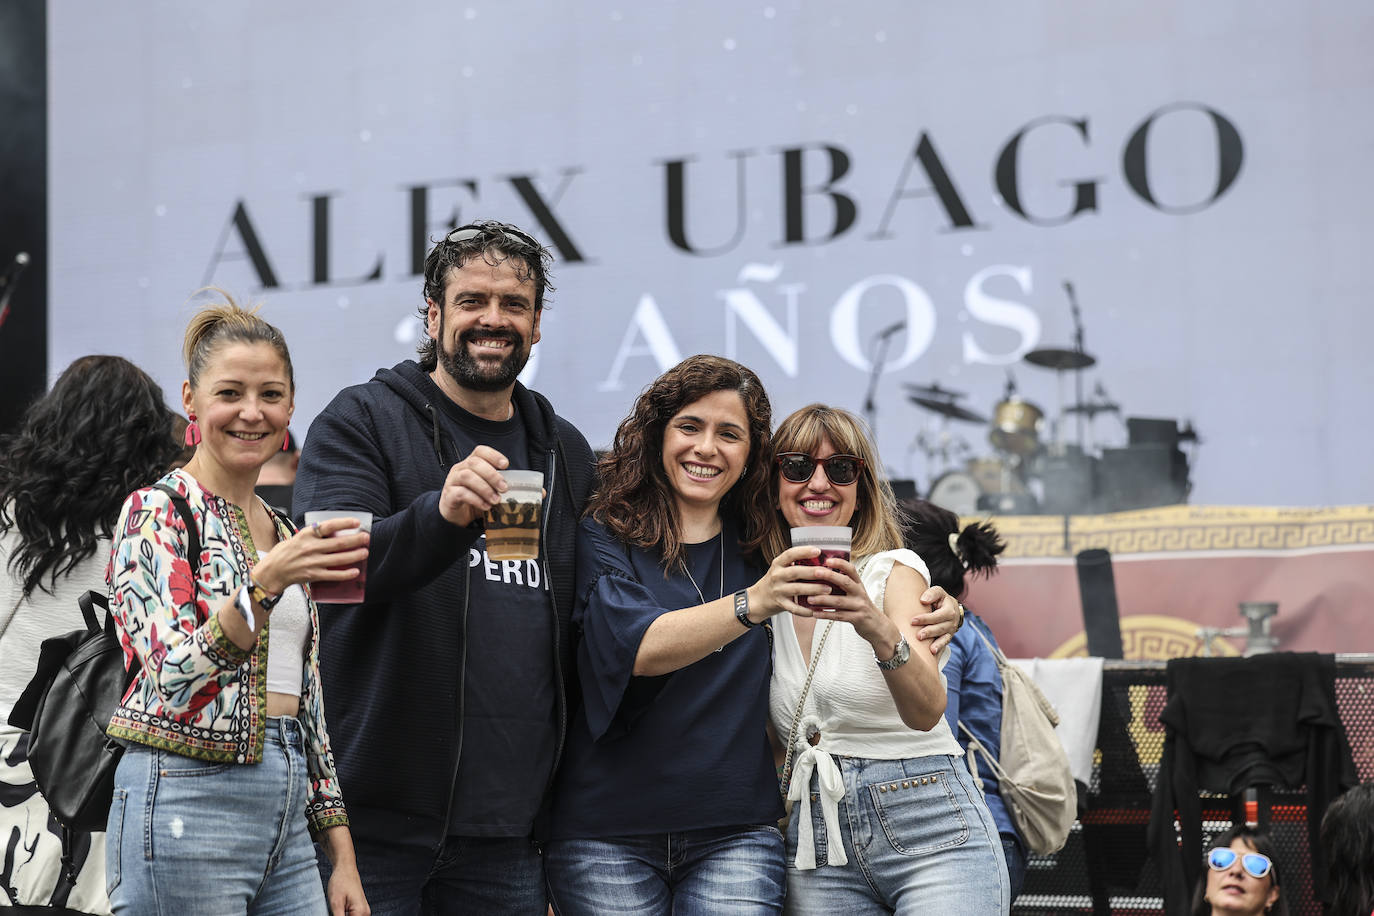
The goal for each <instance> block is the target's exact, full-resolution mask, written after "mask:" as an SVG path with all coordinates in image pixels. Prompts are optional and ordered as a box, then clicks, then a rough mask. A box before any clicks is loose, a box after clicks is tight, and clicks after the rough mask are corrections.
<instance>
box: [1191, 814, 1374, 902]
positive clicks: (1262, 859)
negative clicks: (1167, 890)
mask: <svg viewBox="0 0 1374 916" xmlns="http://www.w3.org/2000/svg"><path fill="white" fill-rule="evenodd" d="M1205 864H1206V866H1207V868H1206V870H1204V871H1203V873H1202V874H1201V875H1199V876H1198V882H1197V888H1196V889H1195V890H1194V891H1193V909H1192V916H1260V914H1261V913H1265V914H1268V916H1288V898H1286V897H1285V896H1284V895H1283V889H1282V888H1281V887H1280V886H1279V866H1278V863H1277V862H1275V861H1274V851H1273V844H1272V843H1271V842H1270V841H1269V834H1267V833H1265V832H1264V831H1263V830H1259V829H1257V828H1255V827H1249V826H1247V825H1245V824H1237V825H1235V826H1234V827H1232V828H1231V829H1229V830H1227V831H1225V832H1224V833H1222V834H1220V835H1218V836H1216V837H1213V839H1212V845H1211V847H1210V848H1209V849H1208V850H1207V857H1206V860H1205ZM1361 916H1363V914H1361Z"/></svg>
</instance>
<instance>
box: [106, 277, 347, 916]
mask: <svg viewBox="0 0 1374 916" xmlns="http://www.w3.org/2000/svg"><path fill="white" fill-rule="evenodd" d="M226 300H227V301H225V302H223V303H221V304H218V305H212V306H210V307H207V308H204V309H202V310H201V311H200V312H199V313H198V314H197V315H196V316H195V317H194V318H192V319H191V323H190V325H189V327H187V329H186V340H185V345H184V356H185V360H186V369H187V379H186V381H185V382H183V383H182V403H183V406H184V407H185V409H186V412H187V414H188V415H189V418H190V426H189V428H188V437H187V441H188V442H189V443H191V444H194V445H195V447H196V448H195V454H194V455H193V456H192V457H191V459H190V460H189V461H188V462H187V463H186V465H185V466H184V467H182V468H178V469H177V470H175V471H172V472H171V473H169V474H167V475H166V476H164V477H163V478H162V479H161V480H160V481H158V483H159V485H160V486H162V487H167V488H170V489H172V490H173V491H175V492H176V493H178V494H180V496H181V497H182V498H184V500H185V501H186V503H187V504H188V506H189V508H190V512H191V516H192V520H193V523H194V525H195V527H196V533H197V537H198V540H199V544H200V553H199V556H192V555H191V554H190V553H189V544H190V538H189V536H188V532H187V530H186V523H185V522H184V521H183V519H182V516H181V515H180V513H179V512H177V510H176V508H175V503H174V502H173V501H172V498H171V495H170V494H169V493H167V492H166V491H165V490H163V489H160V488H154V487H148V488H145V489H140V490H135V491H134V492H133V493H131V494H130V495H129V497H128V499H126V500H125V501H124V506H123V509H122V510H121V512H120V516H119V523H118V525H117V526H116V528H115V538H114V546H113V551H112V560H111V563H110V584H109V591H110V609H111V611H112V612H113V614H114V618H115V622H116V624H117V625H118V629H119V635H120V640H121V642H122V644H123V646H124V653H125V656H126V658H127V659H128V660H129V664H130V665H131V667H132V669H133V671H134V678H133V683H132V684H131V685H130V687H129V689H128V691H127V692H126V693H125V695H124V698H123V701H122V702H121V704H120V706H119V707H118V708H117V709H116V710H115V713H114V716H113V718H112V719H111V721H110V725H109V728H108V733H109V734H110V735H111V736H112V737H114V738H117V739H119V740H121V741H123V742H125V743H126V744H127V749H126V750H125V752H124V755H123V757H121V758H120V761H119V767H118V769H117V770H116V771H115V790H114V799H113V801H112V802H111V805H110V816H109V842H108V844H107V850H106V860H105V864H106V872H107V881H108V883H109V886H110V901H111V905H112V906H113V908H114V911H115V912H116V913H120V914H123V913H131V914H133V913H137V914H140V916H142V914H152V913H161V914H167V916H172V914H177V916H179V914H182V913H205V912H236V913H249V914H253V913H311V914H321V913H324V912H326V911H332V912H333V913H334V914H335V916H344V914H353V916H365V914H366V913H367V912H368V906H367V902H366V900H365V898H364V895H363V888H362V883H361V882H360V880H359V878H358V870H357V865H356V862H355V857H354V852H353V842H352V837H351V835H350V833H349V829H348V815H347V813H346V812H345V810H344V805H343V796H342V793H341V790H340V788H339V784H338V779H337V778H336V776H335V773H334V759H333V754H332V752H331V750H330V744H329V735H328V733H327V731H326V728H325V717H324V699H323V693H322V690H321V688H320V673H319V671H320V669H319V611H318V609H317V608H316V606H315V603H314V601H313V600H312V599H311V597H310V594H309V592H308V591H307V590H306V588H305V587H304V586H305V585H306V584H307V583H311V582H321V581H345V580H347V579H351V578H353V577H355V576H356V575H357V574H358V569H357V568H355V567H354V564H357V563H359V562H361V561H364V560H366V558H367V542H368V537H367V535H366V534H365V533H361V532H360V533H355V534H344V533H343V532H345V531H349V530H356V529H357V528H358V520H357V519H333V520H330V521H328V522H321V523H320V524H317V525H314V526H312V527H310V528H306V529H304V530H302V531H300V532H297V531H295V530H294V527H293V526H292V525H291V523H290V522H289V521H287V520H285V519H284V518H282V517H280V516H279V515H277V514H276V513H274V512H273V511H272V510H271V509H270V508H269V507H268V505H267V504H266V503H265V502H263V500H262V499H260V498H258V497H257V496H255V495H254V493H253V487H254V485H255V484H256V483H257V480H258V473H259V471H260V470H261V469H262V466H263V465H264V464H266V463H267V461H268V460H269V459H270V458H271V457H272V456H273V455H274V454H276V453H277V452H279V451H281V449H282V445H283V443H284V440H285V437H286V428H287V422H288V421H289V420H290V418H291V413H292V411H293V410H294V406H295V391H296V385H295V376H294V373H293V371H292V368H291V355H290V353H289V352H288V351H287V348H286V341H285V340H284V339H283V338H282V335H281V332H280V331H279V330H277V329H276V328H274V327H273V326H272V325H270V324H268V323H267V322H265V321H263V320H262V318H260V317H258V316H257V314H255V312H252V311H247V310H244V309H242V308H240V307H239V306H238V305H236V304H235V303H234V302H233V301H232V300H228V299H227V297H226ZM312 834H313V835H314V837H315V838H316V839H317V840H318V841H319V843H320V845H321V846H322V847H323V848H324V850H325V852H326V854H327V855H328V856H329V858H330V860H331V861H332V862H333V866H334V867H333V872H332V874H331V877H330V879H329V885H328V889H327V896H326V891H325V889H323V888H322V887H321V882H320V873H319V870H318V869H317V867H316V864H315V851H314V847H313V846H312V844H311V835H312Z"/></svg>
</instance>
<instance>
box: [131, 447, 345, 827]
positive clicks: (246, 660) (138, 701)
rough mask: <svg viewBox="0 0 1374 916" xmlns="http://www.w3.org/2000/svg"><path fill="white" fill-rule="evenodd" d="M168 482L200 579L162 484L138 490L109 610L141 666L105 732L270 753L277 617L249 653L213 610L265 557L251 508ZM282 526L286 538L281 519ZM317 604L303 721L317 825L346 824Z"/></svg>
mask: <svg viewBox="0 0 1374 916" xmlns="http://www.w3.org/2000/svg"><path fill="white" fill-rule="evenodd" d="M160 483H163V484H166V485H168V486H170V487H172V488H173V489H175V490H177V491H178V492H180V493H182V494H183V495H184V496H185V497H186V499H187V502H188V503H190V506H191V514H192V515H193V516H194V518H195V520H196V523H197V525H199V527H200V543H201V553H200V569H199V576H198V581H196V582H192V580H191V564H190V563H189V562H188V560H187V556H186V551H187V537H186V528H185V525H184V524H183V523H182V520H181V516H180V515H178V514H177V511H176V507H175V506H174V505H173V504H172V501H171V498H170V497H168V495H167V494H166V493H164V492H163V491H161V490H157V489H153V488H147V489H143V490H136V491H135V492H133V493H131V494H130V495H129V498H128V499H126V500H125V501H124V507H123V509H122V510H121V511H120V516H119V523H118V525H117V527H116V528H115V535H114V551H113V554H112V556H111V559H110V569H109V573H108V581H109V588H110V608H111V611H112V612H113V614H114V618H115V621H116V622H117V624H118V626H119V634H120V641H121V643H122V644H123V647H124V655H125V659H126V661H127V663H128V664H130V665H135V664H136V665H137V666H138V673H137V675H136V676H135V677H134V680H133V683H132V684H131V685H130V687H129V690H128V692H127V693H126V694H125V695H124V699H123V702H122V703H121V704H120V706H119V708H118V709H116V710H115V714H114V717H113V718H112V719H111V720H110V725H109V728H108V730H107V732H108V734H109V735H111V736H112V737H114V738H118V739H121V740H125V741H132V742H136V743H138V744H145V745H148V746H150V747H156V748H161V749H162V750H167V751H171V752H173V753H176V754H181V755H183V756H186V757H194V758H196V759H198V760H208V761H213V762H217V763H241V764H253V763H258V762H259V761H261V760H262V754H263V740H264V733H265V730H266V724H267V713H266V710H267V646H268V641H269V639H270V638H271V631H272V624H271V622H270V621H269V622H268V624H267V625H266V626H265V627H264V628H263V630H262V632H261V634H260V635H259V637H258V641H257V643H256V644H255V645H254V646H253V648H252V650H250V651H245V650H243V649H240V648H239V647H238V646H236V645H234V644H233V643H232V642H231V641H230V640H229V639H228V638H227V637H226V636H225V635H224V630H223V629H222V628H221V627H220V625H219V620H218V618H217V617H216V616H214V615H213V614H212V613H211V610H212V609H213V608H215V607H218V606H219V605H220V604H221V603H222V602H223V601H224V600H225V599H226V598H228V597H230V596H231V595H233V594H234V593H235V592H236V591H237V590H238V588H239V586H240V585H242V584H243V582H244V580H245V579H246V578H247V576H248V572H249V570H250V569H251V568H252V566H253V562H254V560H255V559H256V557H257V550H256V549H255V548H254V546H253V536H252V534H251V533H250V532H249V530H248V522H247V518H246V516H245V515H244V513H243V510H242V509H240V508H239V507H237V506H234V505H232V504H230V503H229V502H228V501H226V500H225V499H223V498H221V497H218V496H215V495H214V494H212V493H209V492H207V491H206V490H204V489H202V488H201V486H200V484H199V483H197V482H196V480H195V478H193V477H191V475H189V474H187V473H186V472H184V471H181V470H175V471H172V472H171V473H169V474H168V475H167V476H166V477H164V478H163V479H162V480H161V481H160ZM273 517H274V518H275V519H276V524H277V533H278V535H280V536H281V537H290V536H291V534H292V529H291V527H290V525H289V523H287V522H284V521H283V520H281V519H280V518H276V516H275V514H274V516H273ZM309 604H310V655H309V659H308V660H307V663H306V664H305V666H304V675H303V677H304V680H303V683H302V687H301V711H300V720H301V726H302V731H303V733H304V738H305V755H306V768H307V770H308V772H309V775H310V798H309V800H308V803H307V808H306V814H307V816H308V817H309V820H310V828H311V830H312V831H313V832H315V833H318V832H319V831H321V830H323V829H325V828H327V827H334V826H337V825H339V824H347V823H348V815H347V813H346V812H345V810H344V804H343V796H342V794H341V793H340V791H339V783H338V778H337V777H336V776H335V772H334V756H333V753H332V752H331V751H330V747H329V735H328V733H327V732H326V730H325V721H324V698H323V695H322V693H321V690H320V663H319V655H320V637H319V633H320V621H319V611H318V609H317V608H316V606H315V602H314V601H311V602H309Z"/></svg>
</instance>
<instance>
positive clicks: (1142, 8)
mask: <svg viewBox="0 0 1374 916" xmlns="http://www.w3.org/2000/svg"><path fill="white" fill-rule="evenodd" d="M48 12H49V47H48V70H49V74H51V85H49V93H48V98H49V118H48V144H49V172H48V174H49V188H48V192H49V243H51V257H49V260H48V265H47V266H48V273H49V302H48V309H49V321H48V324H49V341H48V346H49V350H48V356H49V360H48V365H49V369H51V374H52V375H54V376H55V375H56V374H58V372H59V371H60V369H62V368H63V367H66V365H67V364H69V363H70V361H71V360H73V358H76V357H78V356H82V354H87V353H92V352H104V353H118V354H122V356H128V357H129V358H132V360H133V361H135V363H137V364H140V365H143V367H144V368H146V369H148V371H150V372H151V374H153V375H154V376H155V378H157V379H158V380H159V382H161V383H162V385H164V386H165V389H166V391H168V397H169V402H172V404H173V405H180V402H181V397H180V387H181V380H183V378H184V368H183V365H181V361H180V346H181V335H183V330H184V327H185V321H187V319H188V317H190V316H191V314H192V312H194V310H195V304H194V302H192V301H190V298H188V297H190V295H191V294H192V291H195V290H196V288H198V287H202V286H210V284H213V286H218V287H224V288H227V290H229V291H231V293H234V294H236V295H238V297H239V298H242V299H245V301H260V302H262V304H264V305H262V314H264V316H265V317H267V319H269V320H271V321H273V323H276V324H279V325H280V327H282V330H283V331H284V334H286V338H287V341H289V342H290V345H291V350H293V357H294V363H295V378H297V382H298V391H297V411H295V427H297V428H295V431H297V435H298V437H305V438H306V439H308V428H309V423H311V419H312V417H313V416H315V415H316V413H317V412H319V411H320V409H322V408H323V407H324V405H326V404H327V402H328V401H330V400H331V398H333V397H334V394H335V393H337V391H338V390H339V389H342V387H345V386H348V385H354V383H360V382H364V380H367V379H368V378H370V376H371V375H372V374H374V372H375V369H376V368H378V367H385V365H392V364H394V363H397V361H400V360H404V358H407V357H409V356H412V354H414V352H415V345H416V342H418V341H419V335H420V332H422V324H420V319H419V316H418V312H416V310H418V309H420V308H423V305H425V304H423V299H422V294H420V277H419V273H420V268H422V262H423V255H425V253H426V250H427V249H429V247H430V246H431V243H433V240H436V239H438V238H441V236H442V235H444V233H445V232H447V231H448V229H449V228H451V227H452V225H455V224H460V222H466V221H469V220H473V218H481V217H495V218H502V220H507V221H511V222H515V224H518V225H521V227H523V228H526V229H529V231H530V232H533V233H534V235H537V236H539V238H540V239H543V240H544V242H545V243H547V244H548V246H550V247H551V249H552V251H554V254H555V255H556V266H555V275H554V282H555V286H556V290H555V291H552V294H551V297H550V308H548V310H547V312H545V313H544V314H543V319H541V321H543V325H541V331H543V339H541V342H540V343H539V345H537V346H536V347H534V356H533V360H532V361H530V364H529V365H528V367H526V369H525V374H523V376H522V378H523V379H525V380H526V383H529V385H530V386H533V387H536V389H539V390H541V391H544V393H547V394H548V396H550V397H551V398H552V401H554V404H555V405H556V408H558V409H559V412H561V413H563V415H565V416H567V417H569V419H570V420H573V422H574V423H577V424H578V426H580V428H583V430H584V433H585V434H587V438H588V439H589V441H591V442H592V445H594V446H606V445H609V444H610V441H611V437H613V433H614V428H616V426H617V423H618V422H620V420H621V419H622V417H624V416H625V413H627V412H628V409H629V405H631V402H632V400H633V397H635V396H636V394H638V393H639V391H640V390H643V387H644V386H646V385H647V383H649V382H650V380H651V379H654V378H655V376H657V375H658V374H660V372H661V371H664V369H665V368H668V367H671V365H673V364H675V363H677V361H679V360H680V358H683V357H686V356H690V354H692V353H719V354H724V356H728V357H732V358H736V360H739V361H742V363H745V364H746V365H749V367H752V368H753V369H756V371H757V372H758V375H760V376H761V378H763V380H764V383H765V386H767V387H768V391H769V393H771V396H772V401H774V411H775V416H776V417H778V419H780V417H782V416H785V415H786V413H789V412H790V411H793V409H796V408H797V407H801V405H804V404H808V402H811V401H824V402H830V404H837V405H841V407H846V408H851V409H853V411H856V412H860V413H864V415H866V416H867V417H868V419H870V420H871V422H872V423H874V426H875V433H877V438H878V442H879V446H881V452H882V460H883V464H885V466H886V467H885V470H886V471H888V474H889V475H890V477H892V478H901V479H914V481H915V485H916V490H918V492H919V493H927V492H929V488H930V485H932V482H933V481H934V479H937V478H938V477H940V475H941V474H944V472H948V471H951V470H960V468H965V461H966V460H967V459H991V457H992V453H993V446H992V444H991V442H989V433H991V428H989V422H988V417H992V416H995V415H996V413H998V408H999V405H1000V404H1002V402H1003V401H1004V400H1006V398H1007V397H1009V396H1011V394H1015V396H1018V397H1021V398H1025V400H1026V401H1031V402H1032V404H1035V405H1036V407H1037V409H1039V411H1040V412H1041V413H1043V415H1044V422H1043V424H1040V426H1039V427H1035V428H1033V430H1029V431H1028V433H1029V435H1031V437H1033V442H1032V444H1033V445H1036V446H1044V445H1048V444H1068V445H1077V446H1081V448H1083V449H1084V450H1085V452H1088V453H1095V452H1096V450H1099V449H1102V448H1105V446H1120V445H1124V444H1127V423H1125V420H1127V419H1128V417H1154V419H1167V420H1173V422H1175V423H1178V424H1183V423H1184V422H1186V423H1190V424H1191V430H1193V431H1194V433H1195V438H1194V437H1187V438H1186V442H1184V448H1186V453H1187V457H1189V464H1190V467H1189V471H1190V474H1189V479H1190V483H1191V490H1190V493H1189V494H1187V501H1189V503H1190V504H1191V508H1178V509H1165V511H1157V512H1145V514H1123V515H1114V516H1103V518H1101V519H1083V518H1070V519H1069V541H1070V544H1069V548H1065V547H1063V544H1062V540H1063V538H1062V534H1063V531H1062V529H1063V519H1062V518H1057V516H1047V518H1035V519H1029V520H1022V519H1014V518H1004V519H1002V525H1003V529H1004V530H1006V531H1007V533H1009V534H1010V536H1011V538H1013V542H1014V544H1015V545H1017V547H1015V549H1014V552H1013V555H1011V558H1010V559H1009V563H1007V569H1006V570H1004V571H1003V573H1002V575H1000V577H998V578H995V580H993V581H992V582H989V584H985V585H980V586H978V591H977V593H976V603H978V604H980V606H981V607H982V608H984V611H985V612H988V615H989V618H991V619H992V621H993V622H995V625H996V626H998V632H999V636H1000V637H1002V640H1003V643H1004V644H1006V647H1007V651H1009V652H1011V654H1014V655H1036V654H1043V655H1048V654H1061V655H1062V654H1073V652H1076V651H1079V647H1077V644H1076V643H1074V641H1073V640H1074V639H1076V636H1079V634H1080V632H1081V619H1080V614H1079V608H1077V591H1076V582H1074V577H1073V566H1072V558H1073V552H1074V549H1079V548H1080V547H1081V545H1102V547H1107V548H1109V549H1112V551H1113V555H1114V558H1116V560H1117V563H1116V581H1117V591H1118V599H1120V604H1121V611H1123V614H1124V617H1125V634H1127V641H1128V645H1131V647H1132V651H1135V652H1138V654H1154V652H1157V651H1158V652H1173V651H1175V650H1178V652H1184V651H1187V650H1189V648H1190V645H1191V640H1193V639H1194V637H1193V636H1190V632H1191V630H1195V628H1197V625H1210V626H1231V625H1238V623H1241V622H1242V621H1241V619H1239V617H1238V614H1237V611H1235V607H1237V602H1239V600H1276V602H1279V614H1278V617H1276V618H1275V621H1274V626H1275V630H1276V633H1278V634H1279V637H1281V645H1282V647H1283V648H1319V650H1326V651H1331V650H1351V651H1355V650H1369V648H1371V645H1374V639H1371V633H1370V625H1366V623H1363V622H1362V621H1363V619H1366V618H1369V615H1367V608H1369V606H1370V586H1369V575H1367V570H1369V560H1370V555H1369V544H1370V540H1371V538H1370V536H1369V509H1367V508H1349V509H1340V508H1336V509H1272V508H1243V509H1230V508H1210V507H1364V505H1367V504H1370V503H1371V501H1374V485H1371V482H1374V471H1371V467H1374V464H1371V461H1370V455H1374V427H1371V426H1370V424H1369V423H1367V422H1366V416H1367V413H1369V402H1370V390H1371V386H1370V378H1371V376H1370V369H1369V354H1367V349H1369V342H1370V341H1371V339H1374V309H1370V308H1367V298H1369V297H1367V288H1369V280H1367V273H1369V271H1367V266H1366V265H1367V262H1369V251H1371V250H1374V181H1371V180H1370V163H1371V162H1374V118H1370V117H1366V113H1369V111H1371V110H1374V55H1370V52H1369V48H1370V47H1371V44H1374V5H1371V4H1369V3H1367V1H1366V0H1331V1H1330V3H1308V1H1307V0H1275V1H1272V3H1263V4H1254V3H1241V1H1239V0H1224V1H1220V3H1190V1H1187V0H1151V1H1143V0H1142V1H1125V3H1110V4H1102V3H1094V1H1092V0H1063V1H1062V3H1050V4H1015V3H985V1H981V0H976V1H971V3H958V4H948V3H936V1H933V0H922V1H914V3H881V1H877V0H856V1H853V3H849V4H844V5H842V7H837V5H834V4H830V5H824V4H811V3H801V1H798V0H787V1H785V0H774V1H763V3H757V4H756V3H745V4H741V3H736V1H734V0H731V1H728V3H727V1H724V0H702V1H699V3H690V4H672V3H650V4H632V3H605V1H602V0H588V1H585V3H569V4H563V3H526V4H508V3H484V1H478V0H473V1H470V3H458V4H433V3H431V4H407V3H390V4H378V3H364V1H361V0H335V1H333V3H320V1H313V0H308V1H304V3H290V4H276V3H261V1H250V3H236V4H165V3H148V1H135V3H126V4H98V3H85V1H78V3H52V4H49V5H48ZM1043 349H1059V350H1068V352H1070V353H1072V352H1074V350H1076V349H1079V350H1081V352H1083V353H1085V354H1088V356H1091V357H1092V364H1091V365H1088V367H1085V368H1083V369H1080V371H1070V369H1055V368H1046V367H1043V365H1036V364H1032V363H1028V361H1026V358H1025V357H1026V354H1029V353H1032V352H1035V350H1043ZM934 383H938V385H940V386H943V387H944V389H949V390H954V391H958V393H962V397H960V398H956V401H958V404H959V405H960V408H962V409H963V412H965V415H966V416H965V419H958V417H947V416H945V415H944V413H940V412H934V411H930V409H927V408H925V407H922V405H918V404H915V402H914V401H912V400H911V396H912V394H915V393H914V391H912V389H911V387H910V386H926V387H929V386H932V385H934ZM1085 401H1092V402H1094V404H1096V405H1110V407H1112V408H1113V409H1106V408H1103V409H1094V411H1092V412H1084V411H1080V412H1070V411H1069V408H1070V407H1072V405H1074V404H1083V402H1085ZM117 422H118V417H111V423H117ZM1341 526H1347V529H1342V527H1341ZM1362 526H1363V527H1362ZM1342 530H1344V531H1345V533H1341V531H1342ZM1265 538H1274V540H1265ZM1032 544H1039V547H1032ZM1360 569H1363V570H1364V571H1366V574H1364V575H1363V577H1362V575H1360V574H1359V573H1360ZM1140 618H1150V619H1149V621H1143V622H1142V625H1140V626H1139V628H1136V622H1138V619H1140ZM1147 644H1149V645H1150V647H1154V645H1158V647H1164V648H1146V645H1147ZM1219 651H1221V650H1219Z"/></svg>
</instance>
